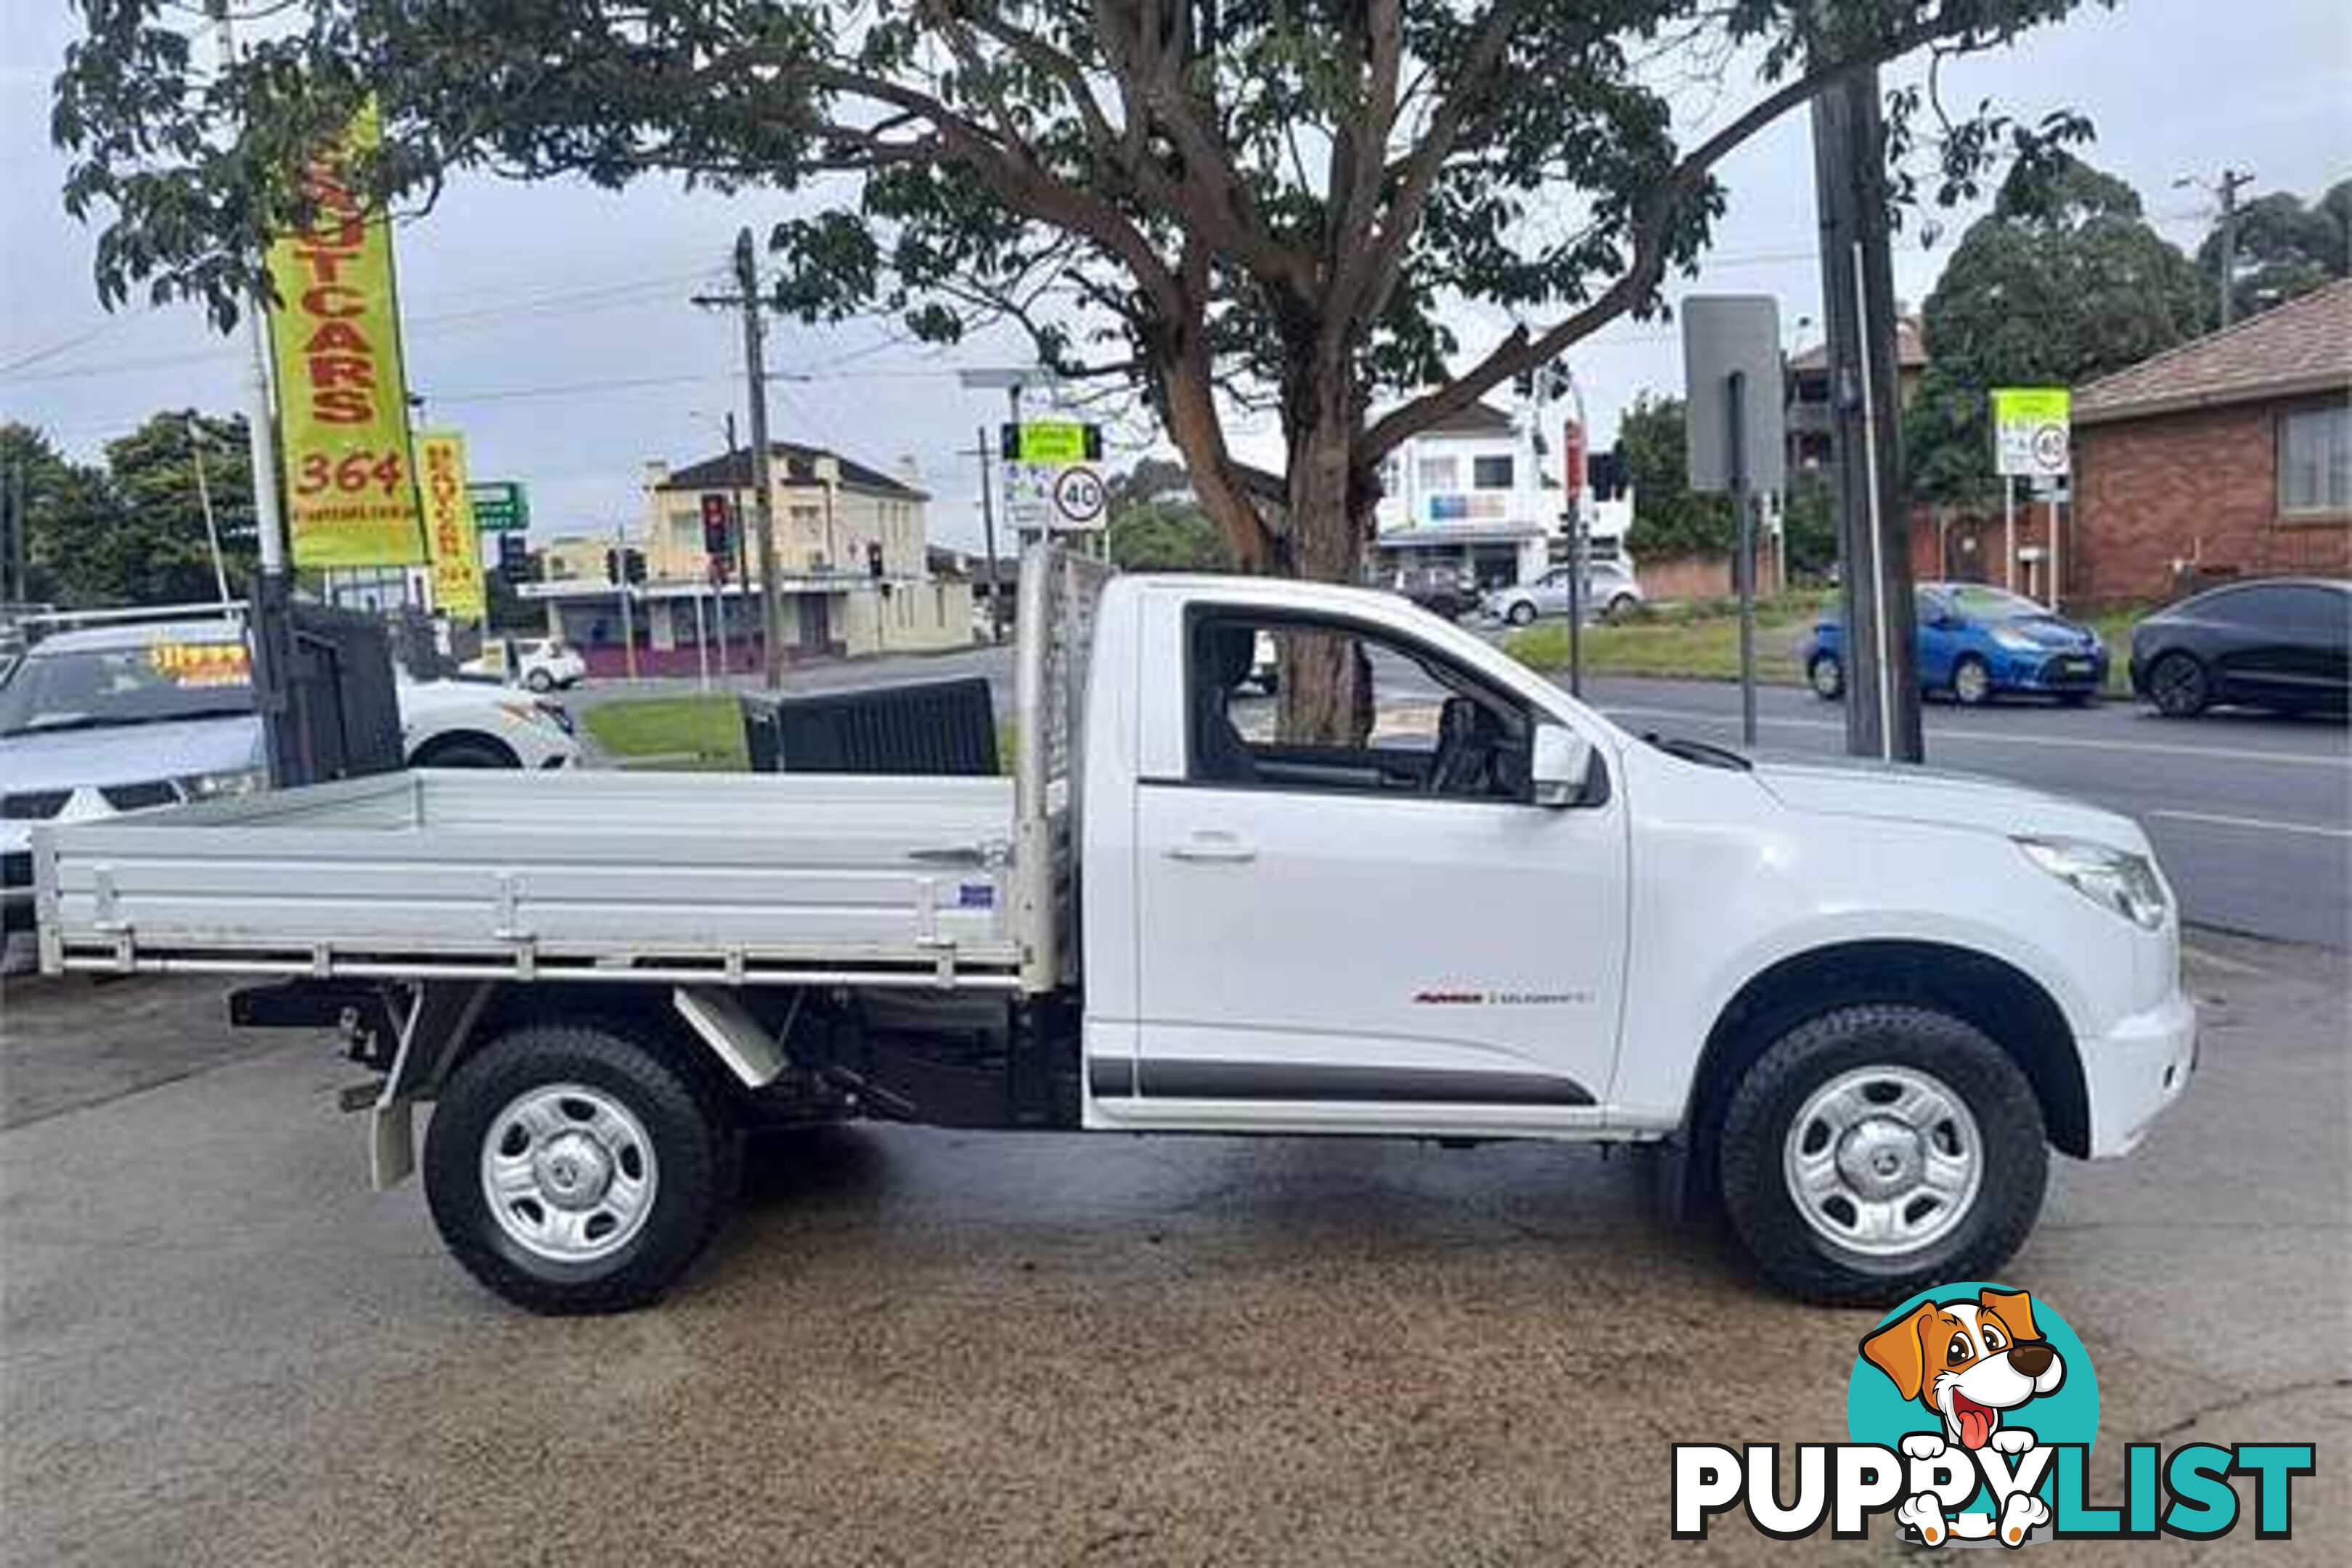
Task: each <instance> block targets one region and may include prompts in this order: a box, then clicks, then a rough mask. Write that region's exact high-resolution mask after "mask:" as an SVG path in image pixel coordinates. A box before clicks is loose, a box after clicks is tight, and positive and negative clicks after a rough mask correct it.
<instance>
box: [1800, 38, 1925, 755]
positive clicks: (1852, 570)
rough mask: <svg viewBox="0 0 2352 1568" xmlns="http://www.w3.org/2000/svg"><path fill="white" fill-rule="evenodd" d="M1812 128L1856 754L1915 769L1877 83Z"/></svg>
mask: <svg viewBox="0 0 2352 1568" xmlns="http://www.w3.org/2000/svg"><path fill="white" fill-rule="evenodd" d="M1812 120H1813V185H1814V193H1815V197H1816V200H1817V201H1818V203H1819V204H1820V207H1821V226H1822V303H1823V305H1824V306H1825V309H1824V310H1823V312H1822V314H1823V320H1824V324H1825V326H1826V328H1827V331H1828V339H1829V373H1830V410H1831V417H1832V431H1831V437H1832V439H1831V450H1832V455H1833V463H1834V467H1835V469H1836V473H1837V503H1838V542H1839V556H1840V559H1841V560H1842V561H1843V563H1844V571H1843V574H1842V575H1841V583H1842V589H1841V591H1842V596H1843V601H1844V606H1843V607H1844V627H1845V637H1844V641H1845V744H1846V750H1847V751H1848V752H1852V753H1853V754H1854V755H1856V756H1865V757H1878V758H1882V759H1885V760H1886V761H1890V762H1895V761H1899V762H1910V763H1916V762H1917V761H1919V760H1920V757H1921V754H1922V753H1921V745H1920V731H1919V682H1918V679H1917V677H1916V674H1915V673H1914V659H1913V649H1914V644H1913V638H1914V637H1916V629H1915V626H1914V619H1913V605H1912V597H1911V595H1912V584H1911V538H1910V535H1911V530H1910V526H1909V509H1908V507H1906V504H1905V501H1904V486H1903V448H1902V441H1901V416H1900V409H1901V405H1900V403H1899V401H1898V390H1899V389H1898V385H1897V382H1896V375H1897V365H1896V359H1895V274H1894V262H1893V260H1892V258H1891V257H1890V256H1889V254H1888V250H1887V224H1886V205H1887V190H1886V153H1885V121H1883V119H1882V118H1881V114H1880V108H1879V100H1878V72H1877V71H1876V70H1875V69H1871V70H1864V71H1855V72H1852V73H1849V74H1848V75H1846V76H1844V77H1843V78H1842V79H1839V80H1837V81H1836V82H1834V83H1833V84H1832V85H1831V86H1830V87H1829V88H1828V89H1825V90H1823V91H1822V93H1821V94H1820V96H1818V97H1816V98H1815V99H1814V100H1813V107H1812Z"/></svg>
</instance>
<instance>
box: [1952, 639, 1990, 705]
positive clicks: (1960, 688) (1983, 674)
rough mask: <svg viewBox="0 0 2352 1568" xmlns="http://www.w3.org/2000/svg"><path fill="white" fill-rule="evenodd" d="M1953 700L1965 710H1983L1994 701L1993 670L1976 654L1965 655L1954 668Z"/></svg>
mask: <svg viewBox="0 0 2352 1568" xmlns="http://www.w3.org/2000/svg"><path fill="white" fill-rule="evenodd" d="M1952 700H1953V701H1955V702H1958V704H1959V705H1960V706H1961V707H1963V708H1981V707H1983V706H1984V705H1985V704H1986V703H1988V702H1990V701H1991V700H1992V670H1991V668H1990V667H1989V666H1988V665H1987V664H1986V663H1985V661H1984V660H1982V659H1980V658H1978V657H1977V656H1976V655H1974V654H1972V653H1971V654H1963V655H1962V656H1961V657H1960V661H1959V662H1958V664H1955V665H1954V666H1952Z"/></svg>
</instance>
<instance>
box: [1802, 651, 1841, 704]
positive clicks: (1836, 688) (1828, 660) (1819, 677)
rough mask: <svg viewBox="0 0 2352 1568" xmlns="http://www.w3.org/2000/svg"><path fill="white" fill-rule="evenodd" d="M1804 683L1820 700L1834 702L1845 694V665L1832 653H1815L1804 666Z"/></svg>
mask: <svg viewBox="0 0 2352 1568" xmlns="http://www.w3.org/2000/svg"><path fill="white" fill-rule="evenodd" d="M1805 684H1806V685H1808V686H1810V687H1811V688H1812V689H1813V695H1814V696H1816V697H1818V698H1820V699H1821V700H1822V701H1824V702H1834V701H1836V700H1838V699H1839V698H1841V697H1843V696H1844V695H1845V666H1844V665H1843V664H1840V663H1839V662H1838V657H1837V655H1835V654H1833V653H1817V654H1815V655H1813V657H1812V659H1811V662H1809V663H1808V664H1807V665H1806V666H1805Z"/></svg>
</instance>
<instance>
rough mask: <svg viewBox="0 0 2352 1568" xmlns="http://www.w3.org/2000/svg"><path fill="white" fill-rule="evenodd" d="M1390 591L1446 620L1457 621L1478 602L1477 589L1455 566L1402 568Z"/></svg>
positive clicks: (1399, 569) (1392, 581) (1398, 571)
mask: <svg viewBox="0 0 2352 1568" xmlns="http://www.w3.org/2000/svg"><path fill="white" fill-rule="evenodd" d="M1390 586H1391V589H1392V590H1393V591H1394V592H1396V593H1398V594H1401V595H1403V596H1404V597H1406V598H1408V599H1410V600H1412V602H1413V603H1414V604H1416V605H1420V606H1421V607H1422V608H1423V609H1424V610H1431V611H1434V612H1435V613H1436V614H1438V615H1441V616H1444V617H1445V618H1446V619H1447V620H1449V621H1458V620H1460V619H1461V618H1462V617H1463V616H1465V615H1466V614H1467V613H1468V612H1469V610H1470V607H1471V606H1472V605H1475V604H1476V603H1477V602H1478V590H1477V588H1476V586H1475V584H1472V583H1471V582H1469V581H1468V580H1467V579H1466V578H1465V576H1464V574H1463V572H1462V569H1461V568H1460V567H1458V566H1402V567H1399V568H1398V569H1397V573H1396V575H1395V577H1394V578H1393V579H1392V580H1391V584H1390Z"/></svg>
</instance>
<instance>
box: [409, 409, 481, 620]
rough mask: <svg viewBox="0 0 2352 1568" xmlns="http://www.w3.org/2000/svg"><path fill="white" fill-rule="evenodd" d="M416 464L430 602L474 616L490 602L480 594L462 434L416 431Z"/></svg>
mask: <svg viewBox="0 0 2352 1568" xmlns="http://www.w3.org/2000/svg"><path fill="white" fill-rule="evenodd" d="M416 468H417V489H418V491H419V493H420V494H422V495H423V497H424V498H425V548H426V550H427V552H428V553H429V554H430V555H431V557H432V560H433V607H434V608H435V609H436V610H438V611H440V612H441V613H442V614H443V615H445V616H449V617H450V618H451V619H452V620H460V621H478V620H480V619H481V618H482V616H483V615H484V614H485V613H486V612H487V610H488V602H487V600H486V599H485V598H484V596H483V594H482V547H481V535H480V534H479V533H478V532H477V531H475V528H474V500H473V498H472V497H471V496H469V495H467V493H466V438H465V437H463V436H460V435H458V434H457V432H456V431H454V430H427V431H423V432H420V433H419V434H418V436H417V437H416Z"/></svg>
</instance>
